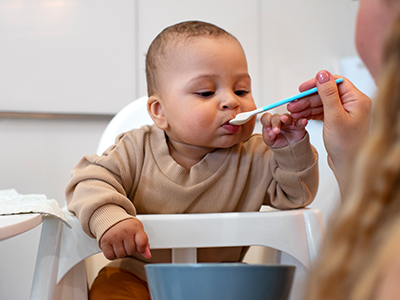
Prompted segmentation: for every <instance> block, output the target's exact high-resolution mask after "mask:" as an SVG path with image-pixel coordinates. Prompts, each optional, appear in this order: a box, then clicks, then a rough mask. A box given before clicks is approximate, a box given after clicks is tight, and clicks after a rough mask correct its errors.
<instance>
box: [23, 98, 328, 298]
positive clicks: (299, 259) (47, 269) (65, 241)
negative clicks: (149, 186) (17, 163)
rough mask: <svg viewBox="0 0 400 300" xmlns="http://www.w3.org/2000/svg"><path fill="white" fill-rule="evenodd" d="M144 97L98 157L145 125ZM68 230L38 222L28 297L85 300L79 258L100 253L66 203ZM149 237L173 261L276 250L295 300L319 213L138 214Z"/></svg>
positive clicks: (118, 122) (106, 138) (124, 114)
mask: <svg viewBox="0 0 400 300" xmlns="http://www.w3.org/2000/svg"><path fill="white" fill-rule="evenodd" d="M146 103H147V97H142V98H140V99H138V100H135V101H134V102H132V103H131V104H129V105H128V106H126V107H125V108H124V109H122V110H121V112H119V113H118V114H117V115H116V116H115V117H114V118H113V120H111V122H110V123H109V125H108V126H107V128H106V129H105V131H104V133H103V136H102V137H101V141H100V143H99V146H98V149H97V153H98V154H99V155H100V154H101V153H103V151H104V150H105V149H107V148H108V147H109V146H110V145H112V144H113V143H114V140H115V137H116V136H117V135H118V134H119V133H121V132H124V131H127V130H130V129H132V128H135V127H136V128H137V127H140V126H142V125H145V124H151V123H152V120H151V118H150V117H149V116H148V114H147V108H146V107H147V105H146ZM63 211H64V214H65V215H66V218H67V220H68V221H69V222H70V224H71V225H72V229H69V228H67V227H66V226H63V225H62V224H61V222H59V221H58V220H57V219H54V218H52V217H47V218H45V220H44V222H43V225H42V233H41V238H40V244H39V250H38V255H37V262H36V267H35V274H34V280H33V285H32V292H31V298H30V299H31V300H33V299H38V300H53V299H57V300H63V299H74V300H80V299H82V300H83V299H84V300H87V277H86V269H85V259H86V258H87V257H90V256H92V255H94V254H96V253H99V252H101V250H100V248H99V247H98V244H97V241H96V240H95V239H93V238H90V237H89V236H87V235H86V234H85V233H84V232H83V230H82V228H81V225H80V223H79V221H78V219H77V218H76V217H75V216H74V215H73V214H71V213H70V212H69V211H68V210H67V208H66V207H64V208H63ZM138 218H139V219H140V221H141V222H142V223H143V225H144V229H145V231H146V233H147V235H148V236H149V240H150V247H151V249H166V248H167V249H172V262H173V263H195V262H197V254H196V253H197V252H196V251H197V250H196V249H197V248H203V247H228V246H252V245H258V246H266V247H270V248H274V249H277V250H279V251H280V252H281V253H282V255H281V257H280V259H278V260H279V261H280V262H281V263H285V264H293V265H295V266H296V274H295V279H294V285H293V289H292V293H291V298H290V299H291V300H297V299H301V291H302V289H303V288H304V283H305V279H306V277H307V275H308V270H309V268H310V265H311V262H312V260H313V259H314V258H315V256H316V254H317V251H318V248H319V244H320V241H321V238H322V235H323V231H324V226H323V222H322V217H321V214H320V212H319V211H318V210H315V209H298V210H290V211H270V212H242V213H212V214H180V215H138Z"/></svg>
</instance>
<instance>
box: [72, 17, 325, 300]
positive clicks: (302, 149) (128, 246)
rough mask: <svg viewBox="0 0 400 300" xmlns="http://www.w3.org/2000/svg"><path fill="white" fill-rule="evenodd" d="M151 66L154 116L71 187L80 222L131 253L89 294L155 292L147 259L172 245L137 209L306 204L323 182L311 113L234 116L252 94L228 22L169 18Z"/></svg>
mask: <svg viewBox="0 0 400 300" xmlns="http://www.w3.org/2000/svg"><path fill="white" fill-rule="evenodd" d="M146 74H147V85H148V96H149V99H148V106H147V108H148V112H149V114H150V116H151V118H152V119H153V121H154V123H155V124H154V125H151V126H143V127H141V128H139V129H133V130H131V131H129V132H126V133H124V134H121V135H120V136H119V137H118V138H117V140H116V143H115V145H113V146H111V147H110V148H109V149H107V150H106V151H105V152H104V154H103V155H102V156H101V157H98V156H97V155H90V156H85V157H84V158H83V159H82V160H81V161H80V162H79V163H78V165H77V166H76V167H75V168H74V170H73V172H72V179H71V181H70V182H69V184H68V186H67V188H66V198H67V202H68V208H69V209H70V210H71V211H72V212H74V213H75V214H76V215H77V217H78V218H79V220H80V222H81V224H82V227H83V229H84V231H85V232H86V233H87V234H88V235H90V236H92V237H96V238H97V239H98V241H99V246H100V248H101V249H102V251H103V253H104V255H105V256H106V257H107V258H108V259H111V260H114V259H116V258H123V259H122V260H119V261H118V264H116V265H114V266H117V268H116V267H106V268H105V269H103V270H102V271H101V272H100V273H99V276H98V277H97V279H96V280H95V282H94V284H93V286H92V290H91V299H107V297H106V295H107V294H109V293H112V294H114V295H115V294H116V293H120V292H121V293H126V294H127V295H128V294H129V295H130V297H131V299H149V295H148V291H147V284H146V281H145V280H146V278H145V273H144V268H143V266H144V264H145V263H151V262H168V261H170V251H169V250H153V251H152V253H150V250H149V242H148V238H147V235H146V233H145V232H144V230H143V225H142V224H141V222H140V221H139V220H138V219H137V218H135V215H136V214H137V213H138V214H180V213H211V212H244V211H258V210H259V209H260V207H261V205H270V206H273V207H276V208H279V209H293V208H299V207H304V206H307V205H308V204H310V203H311V202H312V200H313V199H314V196H315V194H316V192H317V188H318V163H317V153H316V151H315V150H314V149H313V147H312V146H311V144H310V143H309V138H308V134H307V133H306V131H305V126H306V125H307V121H306V120H304V121H303V122H298V121H296V120H293V119H292V118H291V117H290V116H289V115H286V114H285V115H271V114H268V113H266V114H264V115H263V116H262V118H261V123H262V125H263V133H262V135H261V134H252V133H253V130H254V126H255V122H256V119H255V117H254V118H253V119H252V120H250V121H249V122H248V123H246V124H243V125H240V126H235V125H231V124H229V121H230V120H232V119H233V118H234V117H235V116H236V115H237V114H238V113H241V112H246V111H250V110H253V109H255V108H256V106H255V103H254V100H253V97H252V94H251V79H250V76H249V74H248V70H247V61H246V57H245V54H244V51H243V49H242V47H241V45H240V43H239V42H238V40H237V39H236V38H235V37H233V36H232V35H231V34H229V33H227V32H226V31H225V30H223V29H221V28H219V27H217V26H215V25H212V24H209V23H205V22H199V21H189V22H183V23H179V24H176V25H173V26H171V27H168V28H166V29H165V30H163V31H162V32H161V33H160V34H159V35H158V36H157V37H156V38H155V40H154V41H153V42H152V44H151V45H150V47H149V50H148V53H147V57H146ZM260 230H262V229H260ZM246 249H247V248H246V247H232V248H213V249H199V250H198V255H197V257H198V260H199V261H200V262H238V261H241V260H242V258H243V256H244V254H245V251H246ZM122 282H124V284H122ZM127 282H129V283H127ZM121 290H124V292H122V291H121ZM103 297H104V298H103Z"/></svg>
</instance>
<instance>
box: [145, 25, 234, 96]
mask: <svg viewBox="0 0 400 300" xmlns="http://www.w3.org/2000/svg"><path fill="white" fill-rule="evenodd" d="M192 37H212V38H219V37H228V38H229V37H230V38H234V39H235V40H236V38H235V37H234V36H233V35H232V34H230V33H228V32H227V31H225V30H224V29H222V28H220V27H218V26H216V25H214V24H211V23H207V22H202V21H185V22H181V23H178V24H175V25H172V26H169V27H167V28H165V29H164V30H163V31H161V32H160V33H159V34H158V35H157V36H156V38H155V39H154V40H153V42H152V43H151V45H150V47H149V50H148V51H147V55H146V79H147V93H148V96H151V95H153V94H154V93H155V92H157V91H159V90H160V86H161V84H160V78H159V73H158V72H159V70H160V69H162V68H163V67H164V66H165V61H164V60H163V59H164V58H165V57H166V56H167V51H168V50H169V49H168V48H170V47H171V46H173V45H176V44H177V43H178V42H182V41H185V40H187V39H189V38H192Z"/></svg>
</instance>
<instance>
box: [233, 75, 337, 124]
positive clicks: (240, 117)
mask: <svg viewBox="0 0 400 300" xmlns="http://www.w3.org/2000/svg"><path fill="white" fill-rule="evenodd" d="M335 81H336V83H337V84H339V83H341V82H343V78H339V79H336V80H335ZM317 91H318V90H317V88H316V87H315V88H312V89H309V90H306V91H304V92H301V93H299V94H297V95H294V96H292V97H289V98H286V99H283V100H280V101H277V102H275V103H272V104H269V105H266V106H263V107H261V108H257V109H255V110H252V111H248V112H244V113H240V114H237V115H236V117H235V118H234V119H232V120H230V121H229V124H232V125H243V124H244V123H246V122H248V121H249V120H250V119H251V118H252V117H253V116H254V115H256V114H259V113H261V112H264V111H267V110H270V109H273V108H275V107H278V106H281V105H283V104H286V103H289V102H292V101H294V100H297V99H300V98H303V97H305V96H308V95H311V94H314V93H316V92H317Z"/></svg>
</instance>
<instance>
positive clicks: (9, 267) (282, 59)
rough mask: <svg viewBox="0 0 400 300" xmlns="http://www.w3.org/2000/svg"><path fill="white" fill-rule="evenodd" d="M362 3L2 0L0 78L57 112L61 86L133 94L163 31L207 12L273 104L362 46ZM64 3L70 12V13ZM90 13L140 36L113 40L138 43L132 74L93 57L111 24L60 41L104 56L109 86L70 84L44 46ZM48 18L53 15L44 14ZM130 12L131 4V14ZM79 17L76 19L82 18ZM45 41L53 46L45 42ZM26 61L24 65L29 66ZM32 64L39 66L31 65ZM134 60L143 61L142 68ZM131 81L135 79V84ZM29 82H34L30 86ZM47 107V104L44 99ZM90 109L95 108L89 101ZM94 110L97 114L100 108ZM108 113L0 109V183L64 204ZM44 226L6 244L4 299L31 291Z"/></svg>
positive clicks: (325, 183)
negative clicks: (42, 114) (357, 42)
mask: <svg viewBox="0 0 400 300" xmlns="http://www.w3.org/2000/svg"><path fill="white" fill-rule="evenodd" d="M83 3H84V4H83ZM7 5H8V6H7ZM12 5H14V6H12ZM16 5H17V6H18V9H21V11H23V16H24V18H19V19H18V18H16V19H14V20H12V24H14V25H13V26H14V27H12V28H13V29H12V30H11V29H10V28H9V27H7V26H8V25H7V24H10V22H11V21H10V18H9V14H8V13H7V12H10V13H11V10H14V13H15V9H16V7H15V6H16ZM107 5H109V6H110V10H112V13H111V12H110V14H107ZM55 6H57V11H58V13H59V14H60V15H63V17H64V18H68V19H67V21H68V22H65V23H63V24H64V25H63V27H62V28H63V31H59V30H54V28H52V24H53V23H52V22H56V21H57V18H56V17H55V15H54V14H52V13H51V12H52V11H51V9H54V7H55ZM112 6H115V7H119V8H120V9H121V8H122V10H123V8H124V7H126V12H131V14H132V15H131V16H129V13H128V16H129V17H131V18H132V20H133V21H134V22H133V23H132V26H131V27H129V26H128V25H126V26H128V27H129V28H127V27H126V26H125V25H123V24H125V23H121V22H117V21H118V18H119V15H118V14H117V13H115V7H112ZM356 8H357V2H353V1H350V0H337V1H329V0H303V1H298V0H238V1H235V2H232V1H229V0H205V1H194V0H186V1H178V0H170V1H162V0H146V1H142V0H136V1H133V0H132V1H128V0H117V1H94V0H88V1H84V2H82V1H78V0H70V1H61V0H58V1H56V0H54V1H53V0H38V1H35V2H32V1H28V0H19V1H11V0H9V1H2V2H1V3H0V12H1V13H0V31H1V32H2V33H1V34H3V36H4V35H6V34H7V32H8V33H9V34H10V35H11V36H9V37H8V38H9V41H13V43H15V45H14V46H15V47H17V48H19V51H18V53H17V54H18V55H17V54H15V55H13V52H12V51H9V52H7V59H8V60H7V63H6V64H5V63H3V64H1V67H0V68H2V67H3V69H1V71H0V85H1V82H5V77H6V76H7V74H12V75H13V76H16V78H15V80H18V79H21V81H18V82H19V84H15V82H13V88H14V89H15V97H17V96H18V97H22V96H21V95H23V98H20V99H23V100H24V101H28V102H29V103H35V101H40V100H41V99H46V101H50V102H51V103H52V106H51V109H49V111H54V108H57V107H60V111H62V110H63V105H64V104H63V102H65V101H68V100H65V98H63V97H61V95H62V93H63V91H68V93H70V92H71V91H69V90H68V89H72V88H76V89H77V90H76V91H74V93H73V95H74V97H77V99H74V100H76V101H78V102H79V101H81V102H84V101H86V100H87V99H88V98H89V97H91V95H95V94H96V93H98V92H99V91H105V92H107V93H108V94H110V95H118V93H116V89H117V88H118V87H116V86H115V84H114V83H115V82H118V81H119V82H122V83H123V86H124V96H123V97H124V99H125V100H124V101H127V102H129V101H131V100H133V99H135V98H137V97H138V96H140V95H143V94H145V91H146V89H145V81H144V80H145V77H144V54H145V52H146V49H147V47H148V44H149V43H150V42H151V40H152V39H153V38H154V37H155V35H156V34H157V33H158V32H160V31H161V30H162V29H163V28H164V27H165V26H167V25H170V24H172V23H175V22H178V21H181V20H187V19H201V20H205V21H210V22H214V23H215V24H217V25H220V26H221V27H223V28H225V29H227V30H228V31H230V32H231V33H232V34H234V35H235V36H236V37H237V38H238V39H239V40H240V41H241V42H242V44H243V47H244V48H245V51H246V53H247V56H248V61H249V69H250V73H251V76H252V78H253V91H254V96H255V99H256V102H257V104H258V105H260V106H261V105H266V104H268V103H271V102H273V101H276V100H279V99H280V98H283V97H287V96H291V95H292V94H295V93H296V92H297V87H298V86H299V84H300V83H302V82H303V81H305V80H307V79H309V78H312V77H313V76H314V75H315V73H316V72H317V71H318V70H320V69H322V68H327V69H329V70H331V71H332V72H334V73H338V72H339V71H340V69H339V61H340V59H341V58H343V57H347V56H354V55H355V53H356V51H355V49H354V45H353V32H354V29H353V27H354V22H355V14H356ZM64 11H65V12H68V14H63V12H64ZM45 12H48V15H45ZM89 12H90V13H89ZM98 13H101V14H100V15H99V14H98ZM38 14H39V15H38ZM40 14H42V15H40ZM82 15H84V16H85V18H88V20H87V21H88V23H90V20H95V21H96V22H99V20H101V18H100V17H101V16H102V18H108V19H107V22H105V23H107V24H119V25H118V26H121V28H118V26H117V27H115V26H113V27H112V30H121V31H122V32H124V35H125V36H129V37H130V38H131V39H132V41H133V42H134V43H133V44H130V45H134V48H135V49H134V50H132V49H131V48H130V47H127V48H124V45H123V44H119V41H111V43H115V44H114V46H115V45H117V50H119V51H121V53H122V52H123V55H126V53H127V52H124V51H131V52H132V56H133V57H134V59H133V60H132V63H130V64H129V63H128V64H126V65H125V66H124V67H125V68H127V73H129V74H133V75H129V76H132V77H131V78H130V79H129V80H128V81H126V78H125V77H124V76H123V75H121V74H122V73H118V72H117V73H115V72H113V68H112V65H110V64H107V63H105V62H104V61H106V60H108V59H111V57H108V56H107V54H106V53H105V54H103V55H101V56H100V57H96V56H95V51H96V50H97V49H98V50H100V48H101V47H102V46H101V44H100V43H99V41H101V39H102V38H103V37H104V36H106V37H110V32H108V29H109V28H108V27H107V26H95V25H94V26H92V27H91V29H90V33H91V34H92V36H93V39H94V42H93V43H90V42H88V40H87V39H79V38H77V36H75V37H76V38H75V39H73V41H74V42H73V43H74V45H70V46H71V47H73V49H75V50H74V51H73V52H71V51H70V52H68V51H69V50H70V49H71V48H70V47H64V48H62V47H59V48H58V50H59V51H60V52H61V54H65V55H68V57H69V59H71V58H72V59H73V58H74V55H76V59H77V60H80V59H82V57H81V56H80V53H79V49H80V47H81V48H82V51H87V50H88V49H91V50H92V51H93V53H94V57H93V58H92V60H91V64H92V65H93V66H95V65H96V63H98V64H102V63H103V65H102V66H103V67H104V69H103V72H105V73H109V74H112V76H113V77H114V79H117V80H116V81H115V80H114V81H113V82H114V83H113V84H111V83H110V86H108V85H107V81H101V84H99V85H97V86H96V85H94V86H93V85H89V84H88V85H85V84H83V85H82V84H79V85H76V86H72V87H71V86H69V85H68V83H70V82H71V84H72V83H73V82H72V81H71V80H72V79H73V78H74V76H73V75H71V74H69V73H68V74H66V73H63V72H50V73H48V72H47V73H46V72H45V71H46V70H49V69H51V68H52V66H54V64H58V63H59V62H58V59H59V58H57V57H59V56H56V57H55V60H54V57H52V59H50V58H51V57H50V58H49V57H48V56H46V53H47V52H46V51H45V50H46V49H48V48H46V47H51V45H52V36H53V38H54V41H55V42H56V41H57V43H60V40H59V39H60V38H62V37H63V36H62V35H61V33H63V34H65V33H68V32H70V33H71V34H75V35H77V34H79V32H83V33H85V32H86V31H85V30H84V27H85V23H84V18H82V17H81V16H82ZM40 17H41V18H45V20H46V22H44V21H43V20H41V19H40ZM126 17H127V15H126V13H125V14H124V18H126ZM26 20H29V23H24V22H25V21H26ZM74 20H76V22H75V23H74ZM64 21H65V20H64ZM115 22H117V23H115ZM35 24H36V25H37V26H39V27H40V30H41V32H42V33H43V34H47V39H46V43H41V40H40V39H38V40H37V43H35V42H34V40H32V39H34V38H35V36H28V33H29V32H28V30H31V29H29V26H28V25H31V26H32V25H35ZM15 26H16V27H15ZM68 26H70V27H68ZM110 26H111V25H110ZM124 26H125V27H124ZM16 28H17V29H18V30H16ZM110 28H111V27H110ZM68 29H70V31H68ZM81 29H82V30H81ZM60 30H61V29H60ZM110 30H111V29H110ZM50 33H51V34H50ZM16 34H19V38H18V39H17V37H16V36H13V35H16ZM65 36H68V35H65ZM28 39H31V40H28ZM68 41H69V40H68V39H65V40H64V43H66V45H68V43H67V42H68ZM18 46H19V47H18ZM111 46H112V45H111ZM32 47H35V48H32ZM40 47H45V48H43V49H40ZM90 47H92V48H90ZM2 49H4V45H3V46H2V47H0V56H1V55H4V52H3V53H2V51H4V50H2ZM7 49H10V48H7ZM30 51H35V56H34V57H33V58H31V59H38V60H37V61H36V63H35V64H33V63H32V62H31V61H29V55H28V54H27V53H29V52H30ZM40 53H42V55H40ZM27 55H28V56H27ZM71 55H72V56H71ZM110 55H115V53H114V52H111V53H110ZM20 57H25V58H24V59H27V60H26V64H20V63H19V62H18V59H19V58H20ZM13 60H14V61H15V64H17V65H18V66H19V68H20V69H21V72H24V71H26V73H21V76H20V77H18V76H17V75H15V74H16V73H15V72H14V71H15V70H12V67H13V66H14V65H15V64H13V63H12V61H13ZM3 62H4V59H3ZM4 65H6V66H7V67H8V68H9V69H10V70H9V72H6V71H5V70H4ZM24 66H26V69H25V70H24ZM33 66H34V68H35V69H34V70H32V69H30V68H32V67H33ZM135 66H139V67H136V68H135ZM77 70H78V71H81V72H82V73H84V74H85V76H86V77H90V76H93V77H94V78H98V77H97V76H98V73H99V69H98V68H94V67H93V68H91V67H90V65H89V66H88V65H85V64H80V65H79V66H78V68H77ZM33 71H35V72H33ZM26 74H29V76H26ZM49 74H50V75H49ZM10 76H11V75H10ZM46 76H47V77H46ZM48 76H51V77H48ZM30 79H35V82H37V83H38V84H37V85H36V86H35V85H32V82H24V81H29V80H30ZM48 79H49V80H50V79H51V82H54V84H52V85H48V84H47V85H46V84H45V83H46V81H47V80H48ZM60 82H64V83H65V85H60V84H59V83H60ZM130 84H132V87H133V88H132V87H128V86H127V85H130ZM24 89H27V90H25V91H24ZM63 89H64V90H63ZM8 91H9V93H8V94H7V95H5V94H1V91H0V102H1V105H0V110H1V108H3V109H6V108H7V107H8V106H7V105H5V102H12V101H14V99H13V98H12V90H10V89H8ZM26 91H29V92H26ZM10 93H11V94H10ZM93 93H94V94H93ZM46 97H47V98H46ZM121 97H122V96H121ZM109 98H112V97H109ZM38 99H39V100H38ZM95 99H96V98H95ZM92 100H93V99H92ZM104 101H107V100H104V99H103V100H102V101H100V100H98V101H95V103H97V104H98V105H99V107H102V106H103V105H104V106H106V105H105V104H104ZM109 101H112V99H110V100H109ZM58 105H59V106H58ZM32 107H34V105H33V106H32ZM14 108H15V109H16V110H19V111H23V110H24V109H25V108H24V107H14ZM7 109H8V108H7ZM112 109H114V108H112ZM112 109H111V108H110V109H109V108H107V110H106V111H104V112H112ZM41 110H42V111H46V105H44V106H43V107H42V108H41ZM78 112H79V110H78ZM85 112H88V111H87V110H86V108H85ZM89 112H90V111H89ZM93 112H94V113H99V111H98V110H94V111H93ZM100 112H102V111H101V110H100ZM0 113H1V111H0ZM107 122H108V120H107V119H106V118H104V119H99V120H90V119H24V118H16V119H13V118H1V119H0V141H1V145H2V147H1V157H2V158H1V160H0V170H1V173H0V189H8V188H16V189H17V191H18V192H19V193H43V194H46V195H47V197H48V198H54V199H56V200H57V201H58V202H59V203H60V204H62V203H63V202H64V187H65V185H66V183H67V181H68V179H69V172H70V171H71V169H72V168H73V166H74V165H75V164H76V162H77V161H78V160H79V159H80V158H81V157H82V156H83V155H85V154H90V153H94V152H95V150H96V146H97V143H98V141H99V138H100V136H101V133H102V131H103V130H104V128H105V126H106V124H107ZM310 131H312V134H311V137H312V141H313V142H314V143H315V144H318V145H319V146H318V147H317V148H318V149H319V151H320V152H321V156H320V159H321V163H320V166H321V170H322V175H321V176H322V180H321V184H322V189H321V190H320V192H319V195H318V198H317V200H316V201H315V204H314V206H316V207H318V208H319V209H321V211H322V212H323V215H324V217H325V218H327V216H328V215H329V213H330V211H331V209H332V207H333V206H335V205H336V203H337V199H338V195H337V194H336V186H335V181H334V178H333V176H332V174H331V173H330V170H329V169H328V168H327V166H326V164H325V161H326V157H325V154H324V152H323V151H324V150H323V146H322V142H321V139H320V133H321V128H320V125H319V124H318V123H316V124H313V125H312V128H311V127H310ZM39 230H40V228H39V227H38V228H36V229H35V230H32V231H31V232H28V233H26V234H23V235H21V236H18V237H15V238H12V239H10V240H9V241H5V242H1V243H0V253H1V254H2V255H1V256H0V264H1V272H0V299H7V300H8V299H12V300H13V299H28V297H29V290H30V285H31V280H32V274H33V267H34V258H35V255H36V251H37V238H38V236H39ZM17 261H18V263H17Z"/></svg>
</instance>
